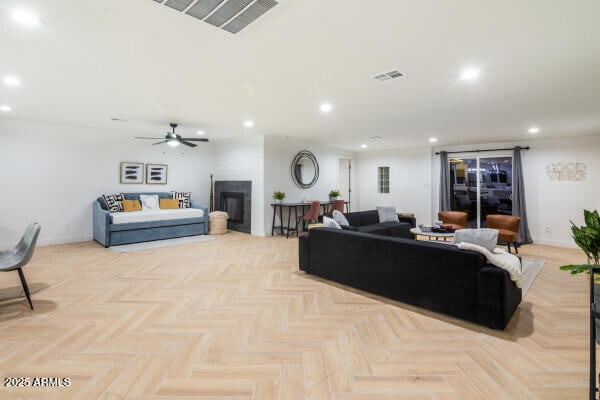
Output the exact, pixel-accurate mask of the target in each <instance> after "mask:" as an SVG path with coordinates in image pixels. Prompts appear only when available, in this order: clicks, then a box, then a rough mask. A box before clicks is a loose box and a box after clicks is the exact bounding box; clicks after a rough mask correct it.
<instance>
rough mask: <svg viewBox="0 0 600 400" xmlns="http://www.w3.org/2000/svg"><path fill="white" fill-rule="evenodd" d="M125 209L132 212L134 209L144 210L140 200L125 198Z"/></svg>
mask: <svg viewBox="0 0 600 400" xmlns="http://www.w3.org/2000/svg"><path fill="white" fill-rule="evenodd" d="M123 211H125V212H132V211H142V205H141V204H140V201H139V200H127V199H125V200H123Z"/></svg>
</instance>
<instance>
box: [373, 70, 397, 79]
mask: <svg viewBox="0 0 600 400" xmlns="http://www.w3.org/2000/svg"><path fill="white" fill-rule="evenodd" d="M401 76H404V74H403V73H402V72H400V71H398V70H393V71H388V72H382V73H380V74H377V75H373V78H375V79H377V80H378V81H389V80H390V79H396V78H400V77H401Z"/></svg>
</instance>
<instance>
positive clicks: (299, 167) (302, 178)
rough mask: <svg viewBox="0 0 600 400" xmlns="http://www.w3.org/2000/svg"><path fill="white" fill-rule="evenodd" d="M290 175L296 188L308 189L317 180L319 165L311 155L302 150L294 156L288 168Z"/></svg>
mask: <svg viewBox="0 0 600 400" xmlns="http://www.w3.org/2000/svg"><path fill="white" fill-rule="evenodd" d="M290 175H291V176H292V180H293V181H294V183H295V184H296V186H298V187H301V188H302V189H308V188H309V187H312V186H314V184H315V183H317V180H318V179H319V163H318V162H317V158H316V157H315V155H314V154H313V153H311V152H310V151H308V150H302V151H300V152H298V154H296V156H295V157H294V159H293V160H292V164H291V166H290Z"/></svg>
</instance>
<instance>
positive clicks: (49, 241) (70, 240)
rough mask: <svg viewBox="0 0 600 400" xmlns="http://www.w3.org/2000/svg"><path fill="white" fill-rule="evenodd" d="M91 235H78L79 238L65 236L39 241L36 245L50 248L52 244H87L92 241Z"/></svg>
mask: <svg viewBox="0 0 600 400" xmlns="http://www.w3.org/2000/svg"><path fill="white" fill-rule="evenodd" d="M93 239H94V236H93V235H80V236H66V237H60V238H50V239H40V240H38V244H39V245H40V246H51V245H54V244H66V243H77V242H89V241H90V240H93Z"/></svg>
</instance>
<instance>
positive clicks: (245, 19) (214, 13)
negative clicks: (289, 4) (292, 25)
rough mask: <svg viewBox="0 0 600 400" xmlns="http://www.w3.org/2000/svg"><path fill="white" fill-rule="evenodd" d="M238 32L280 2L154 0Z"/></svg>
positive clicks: (261, 0)
mask: <svg viewBox="0 0 600 400" xmlns="http://www.w3.org/2000/svg"><path fill="white" fill-rule="evenodd" d="M153 1H154V2H156V3H162V4H163V5H165V6H167V7H170V8H172V9H174V10H177V11H180V12H183V13H186V14H188V15H190V16H192V17H194V18H197V19H199V20H202V21H204V22H206V23H209V24H211V25H213V26H216V27H219V28H222V29H223V30H226V31H227V32H230V33H233V34H236V33H238V32H239V31H241V30H242V29H244V28H245V27H247V26H248V25H250V24H251V23H252V22H254V21H256V20H257V19H258V18H259V17H261V16H262V15H263V14H265V13H266V12H267V11H269V10H270V9H271V8H273V7H275V6H276V5H277V4H279V2H278V1H276V0H166V1H165V2H164V3H163V0H153Z"/></svg>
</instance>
